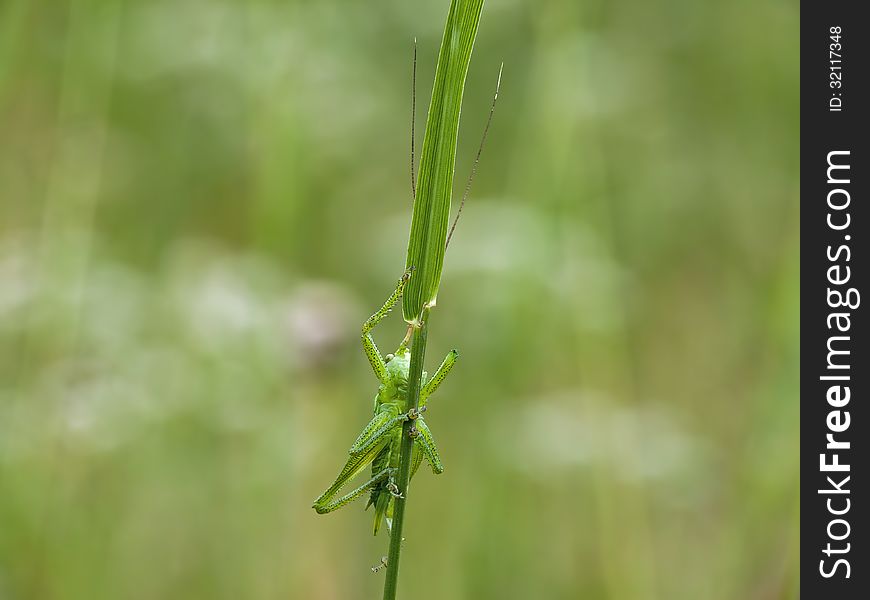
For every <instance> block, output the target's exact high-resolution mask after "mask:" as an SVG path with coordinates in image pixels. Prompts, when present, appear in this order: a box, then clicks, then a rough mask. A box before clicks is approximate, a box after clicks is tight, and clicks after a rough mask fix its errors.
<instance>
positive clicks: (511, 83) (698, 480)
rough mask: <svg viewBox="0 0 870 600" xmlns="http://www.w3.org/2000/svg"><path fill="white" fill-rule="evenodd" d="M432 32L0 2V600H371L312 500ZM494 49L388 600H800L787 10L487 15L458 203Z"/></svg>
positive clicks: (794, 153) (351, 529) (533, 10)
mask: <svg viewBox="0 0 870 600" xmlns="http://www.w3.org/2000/svg"><path fill="white" fill-rule="evenodd" d="M447 5H448V2H447V1H446V0H442V1H438V2H434V1H426V2H422V1H414V2H408V1H400V0H389V1H378V2H353V1H350V0H344V1H337V0H321V1H320V2H287V1H264V0H249V1H247V2H241V1H240V2H232V1H228V0H224V1H217V0H172V1H169V0H151V1H148V2H134V1H132V0H126V1H122V0H114V1H112V0H70V1H66V2H64V1H40V0H3V1H0V598H2V599H3V600H22V599H26V600H30V599H33V600H61V599H89V600H93V599H120V598H123V599H132V600H136V599H149V600H150V599H158V598H159V599H175V598H179V599H181V598H185V599H186V598H203V599H211V598H215V599H224V598H226V599H230V598H233V599H235V598H246V599H261V598H262V599H277V598H302V599H307V598H312V599H357V598H358V599H370V598H379V597H380V593H381V587H382V585H383V573H381V574H378V575H373V574H372V573H371V572H370V570H369V569H370V567H371V566H372V565H374V564H376V563H377V562H378V560H379V558H380V557H381V555H383V554H385V553H386V546H387V538H386V536H385V535H383V534H382V535H381V536H380V537H378V538H374V537H372V535H371V513H370V512H369V513H363V512H362V509H363V504H364V503H362V502H360V503H358V504H356V505H353V506H351V507H349V508H346V509H343V510H341V511H339V512H337V513H334V514H331V515H329V516H326V517H322V516H317V515H316V514H315V513H314V511H313V510H312V509H311V508H310V506H311V502H312V501H313V499H314V498H315V497H316V496H317V495H318V494H319V493H320V492H321V491H322V490H323V489H325V488H326V486H327V485H328V484H329V483H330V482H331V481H332V480H333V478H334V477H335V475H336V474H337V472H338V470H339V468H340V467H341V465H342V464H343V462H344V459H345V457H346V452H347V448H348V447H349V445H350V443H351V442H352V440H353V439H354V437H355V436H356V434H357V433H358V431H359V430H360V429H361V428H362V427H363V425H364V424H365V423H366V422H367V420H368V419H369V417H370V414H371V406H372V398H373V395H374V393H375V391H376V381H375V379H374V377H373V375H372V373H371V370H370V368H369V365H368V363H367V362H366V359H365V357H364V355H363V353H362V349H361V346H360V344H359V327H360V325H361V324H362V322H363V320H364V319H365V318H366V317H367V316H368V315H369V314H370V313H371V312H372V311H373V310H374V309H375V308H376V307H377V306H379V304H380V302H382V301H383V299H384V298H385V297H386V296H387V295H388V294H389V292H390V291H391V290H392V288H393V286H394V283H395V280H396V278H397V277H398V276H399V274H400V273H401V271H402V268H403V265H404V259H405V248H406V244H407V235H408V227H409V223H410V214H411V198H410V191H409V189H410V183H409V175H408V139H409V130H410V69H411V53H412V40H413V38H414V36H416V37H417V38H418V40H419V54H420V60H419V70H418V74H419V77H418V80H419V90H418V105H419V106H420V107H422V108H421V110H420V111H419V114H418V143H419V141H420V140H421V139H422V133H421V129H422V124H423V122H424V120H425V107H426V106H427V105H428V95H429V91H430V87H431V81H432V75H433V73H434V60H435V57H436V55H437V50H438V43H439V41H440V38H441V32H442V27H443V23H444V18H445V16H446V12H447ZM502 60H504V62H505V74H504V78H503V80H502V94H501V98H500V104H499V106H498V108H497V111H496V115H495V119H494V122H493V127H492V130H491V131H490V137H489V142H488V146H487V148H486V150H485V153H484V157H483V160H482V163H481V168H480V172H479V176H478V178H477V180H476V182H475V186H474V190H473V193H472V197H471V199H470V200H469V202H468V204H467V206H466V210H465V212H464V213H463V219H462V221H461V222H460V224H459V227H458V229H457V235H456V236H455V238H454V243H453V245H452V247H451V248H450V251H449V252H448V255H447V259H446V266H445V274H444V279H443V281H442V286H441V293H440V294H439V302H438V309H437V310H436V311H435V312H434V313H433V318H432V328H431V331H430V335H429V349H428V353H427V354H428V361H427V362H428V368H429V370H430V372H431V371H432V370H433V369H434V367H435V366H436V365H437V363H438V361H439V360H440V359H441V357H442V356H443V355H444V354H445V353H446V352H447V350H448V349H450V348H453V347H456V348H458V349H460V351H461V353H462V355H461V358H460V362H459V364H458V366H457V368H456V369H455V370H454V372H453V374H452V376H451V378H450V379H449V380H448V381H447V383H446V384H445V385H444V386H443V387H442V388H441V390H440V391H439V393H438V395H437V396H436V397H435V398H434V399H433V401H432V403H431V405H430V412H429V413H428V415H427V421H428V422H429V424H430V426H431V427H432V429H433V432H434V434H435V436H436V439H437V440H438V442H439V446H440V449H441V454H442V457H443V459H444V462H445V465H446V471H445V473H444V474H443V475H442V476H439V477H437V478H436V477H434V476H433V475H432V474H431V472H429V471H428V470H427V469H421V471H420V473H419V474H418V475H417V477H416V478H415V480H414V487H413V490H412V491H413V494H412V496H411V501H410V507H409V514H408V520H407V522H406V525H405V531H406V538H407V541H406V544H405V549H404V554H403V561H402V570H401V581H400V596H402V597H405V598H412V597H413V598H415V599H416V600H428V599H445V598H449V599H472V598H487V599H488V598H497V599H501V598H511V599H513V598H518V599H527V598H548V599H549V598H552V599H574V598H591V599H618V600H622V599H641V600H646V599H663V600H672V599H677V600H679V599H687V600H689V599H691V600H698V599H703V600H718V599H722V600H725V599H728V600H730V599H741V600H743V599H749V600H766V599H779V598H796V597H797V583H798V573H797V558H798V557H797V549H798V543H799V529H798V515H799V503H798V481H799V473H798V466H799V462H798V425H799V416H798V393H799V389H798V379H797V375H798V364H799V363H798V356H799V331H798V314H799V303H798V284H799V269H798V267H799V255H798V236H799V233H798V231H799V215H798V166H799V159H798V149H799V129H798V112H799V100H798V81H799V75H798V3H797V2H796V1H793V0H787V1H786V0H765V1H762V2H757V1H749V0H737V1H735V2H729V3H712V2H706V3H699V2H691V1H689V0H657V1H655V2H645V1H642V0H626V1H625V2H603V1H601V0H592V1H583V2H578V1H576V0H556V1H553V2H546V3H533V2H526V3H523V2H519V1H517V0H489V2H488V3H487V5H486V6H485V8H484V13H483V20H482V23H481V28H480V32H479V37H478V43H477V46H476V49H475V55H474V57H473V59H472V65H471V70H470V73H469V82H468V87H467V90H466V97H465V103H464V110H463V116H464V120H463V123H462V128H461V131H460V150H459V157H458V161H457V178H458V180H459V183H458V187H460V188H461V185H462V184H463V183H464V179H465V177H466V175H467V173H468V171H469V170H470V167H471V162H472V158H473V155H474V152H475V150H476V147H477V144H478V141H479V136H480V133H481V130H482V128H483V124H484V122H485V118H486V113H487V111H488V108H489V102H490V97H491V94H492V92H493V89H494V86H495V78H496V73H497V71H498V66H499V63H500V62H501V61H502ZM403 332H404V328H403V326H402V323H401V318H400V316H399V315H398V314H393V315H392V316H391V317H390V319H388V320H387V322H386V323H385V324H384V325H381V326H379V328H378V329H377V330H376V331H375V337H376V339H377V340H378V341H379V342H380V344H381V347H382V348H383V349H384V351H387V349H388V348H391V347H394V346H395V345H396V344H397V343H398V341H399V340H400V338H401V336H402V334H403Z"/></svg>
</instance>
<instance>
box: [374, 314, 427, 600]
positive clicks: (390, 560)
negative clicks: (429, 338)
mask: <svg viewBox="0 0 870 600" xmlns="http://www.w3.org/2000/svg"><path fill="white" fill-rule="evenodd" d="M428 328H429V309H428V308H425V309H423V316H422V319H421V323H420V326H419V327H417V328H415V329H414V337H413V338H412V339H411V366H410V369H409V372H408V406H409V407H413V408H414V410H415V411H416V410H417V405H418V404H419V402H420V383H421V381H422V379H423V359H424V358H425V356H426V333H427V330H428ZM413 426H414V421H405V423H404V424H403V425H402V447H401V451H400V452H401V454H400V456H401V459H400V462H399V477H398V481H397V485H398V486H399V491H400V493H401V496H402V497H400V498H396V500H395V507H394V509H393V526H392V531H391V532H390V551H389V553H388V555H387V574H386V581H385V582H384V600H394V599H395V597H396V586H397V584H398V579H399V556H400V554H401V551H402V526H403V525H404V522H405V503H406V502H407V501H408V488H409V485H408V484H409V483H410V480H411V454H412V452H411V449H412V446H413V443H414V440H413V438H412V437H411V427H413Z"/></svg>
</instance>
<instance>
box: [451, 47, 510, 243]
mask: <svg viewBox="0 0 870 600" xmlns="http://www.w3.org/2000/svg"><path fill="white" fill-rule="evenodd" d="M502 69H504V63H501V66H500V67H499V68H498V81H496V84H495V95H494V96H493V97H492V105H491V106H490V107H489V117H487V119H486V126H485V127H484V128H483V136H482V137H481V138H480V146H478V148H477V155H476V156H475V157H474V163H473V164H472V165H471V174H470V175H469V176H468V182H467V183H466V184H465V192H464V193H463V194H462V201H461V202H460V203H459V211H458V212H457V213H456V217H455V218H454V219H453V225H451V226H450V232H449V233H448V234H447V244H446V245H445V246H444V249H445V250H447V248H449V247H450V238H452V237H453V231H454V230H455V229H456V224H457V223H458V222H459V215H461V214H462V208H463V207H464V206H465V200H466V199H467V198H468V192H470V191H471V182H472V181H474V176H475V175H476V174H477V165H478V163H480V155H481V154H482V153H483V145H484V144H485V143H486V134H487V133H489V126H490V124H491V123H492V115H493V113H494V112H495V103H496V101H497V100H498V89H499V87H500V86H501V72H502Z"/></svg>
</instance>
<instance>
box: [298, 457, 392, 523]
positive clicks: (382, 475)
mask: <svg viewBox="0 0 870 600" xmlns="http://www.w3.org/2000/svg"><path fill="white" fill-rule="evenodd" d="M393 471H395V469H392V468H386V469H384V470H382V471H380V472H379V473H377V474H376V475H375V476H374V477H372V478H371V479H369V480H368V481H366V482H365V483H364V484H362V485H361V486H359V487H358V488H356V489H355V490H353V491H352V492H350V493H348V494H345V495H344V496H342V497H341V498H338V499H337V500H333V501H331V502H326V503H323V504H315V505H314V510H315V511H316V512H317V513H318V514H321V515H323V514H326V513H330V512H332V511H334V510H338V509H339V508H341V507H342V506H344V505H346V504H350V503H351V502H353V501H354V500H356V499H357V498H359V497H360V496H362V495H363V494H365V493H366V492H367V491H369V489H371V488H372V487H373V486H376V485H378V484H379V483H381V482H382V481H384V480H386V479H392V476H393Z"/></svg>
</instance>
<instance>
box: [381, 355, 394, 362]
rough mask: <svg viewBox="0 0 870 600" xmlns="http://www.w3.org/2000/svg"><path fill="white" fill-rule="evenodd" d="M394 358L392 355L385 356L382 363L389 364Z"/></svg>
mask: <svg viewBox="0 0 870 600" xmlns="http://www.w3.org/2000/svg"><path fill="white" fill-rule="evenodd" d="M394 358H396V356H395V355H394V354H387V355H386V356H385V357H384V362H385V363H388V362H390V361H391V360H393V359H394Z"/></svg>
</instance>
